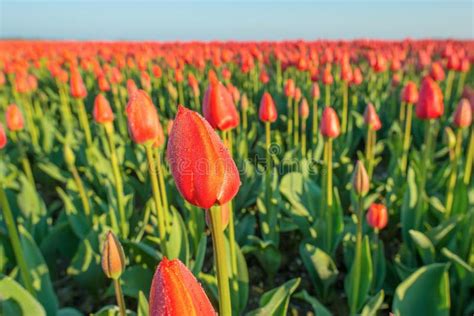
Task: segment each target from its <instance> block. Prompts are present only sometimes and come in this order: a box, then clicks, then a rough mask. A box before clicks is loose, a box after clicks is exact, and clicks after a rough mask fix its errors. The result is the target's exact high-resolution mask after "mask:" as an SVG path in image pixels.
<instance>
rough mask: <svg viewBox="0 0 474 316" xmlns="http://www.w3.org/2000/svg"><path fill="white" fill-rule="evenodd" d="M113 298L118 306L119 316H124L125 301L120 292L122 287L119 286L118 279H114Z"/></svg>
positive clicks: (125, 312)
mask: <svg viewBox="0 0 474 316" xmlns="http://www.w3.org/2000/svg"><path fill="white" fill-rule="evenodd" d="M114 289H115V298H116V300H117V304H118V306H119V311H120V316H126V315H127V310H126V308H125V300H124V297H123V292H122V285H120V278H117V279H114Z"/></svg>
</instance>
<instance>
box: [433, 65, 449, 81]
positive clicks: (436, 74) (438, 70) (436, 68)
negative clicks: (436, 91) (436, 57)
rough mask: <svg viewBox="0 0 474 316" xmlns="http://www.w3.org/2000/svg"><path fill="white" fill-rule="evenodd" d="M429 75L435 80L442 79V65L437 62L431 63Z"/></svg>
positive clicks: (443, 76) (443, 75)
mask: <svg viewBox="0 0 474 316" xmlns="http://www.w3.org/2000/svg"><path fill="white" fill-rule="evenodd" d="M430 76H431V78H433V79H434V80H435V81H443V80H444V78H445V74H444V69H443V66H441V64H440V63H438V62H435V63H433V64H432V65H431V71H430Z"/></svg>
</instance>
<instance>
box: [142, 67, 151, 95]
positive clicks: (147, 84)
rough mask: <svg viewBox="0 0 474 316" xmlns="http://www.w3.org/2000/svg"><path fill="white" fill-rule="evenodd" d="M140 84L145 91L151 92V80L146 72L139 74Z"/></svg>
mask: <svg viewBox="0 0 474 316" xmlns="http://www.w3.org/2000/svg"><path fill="white" fill-rule="evenodd" d="M140 84H141V85H142V88H143V89H144V90H146V91H150V90H151V79H150V75H149V74H148V72H146V71H142V72H141V74H140Z"/></svg>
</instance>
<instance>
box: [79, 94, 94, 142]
mask: <svg viewBox="0 0 474 316" xmlns="http://www.w3.org/2000/svg"><path fill="white" fill-rule="evenodd" d="M77 107H78V111H79V123H80V124H81V127H82V130H83V131H84V135H85V136H86V144H87V147H91V146H92V136H91V129H90V127H89V119H88V118H87V112H86V106H85V105H84V100H82V99H77Z"/></svg>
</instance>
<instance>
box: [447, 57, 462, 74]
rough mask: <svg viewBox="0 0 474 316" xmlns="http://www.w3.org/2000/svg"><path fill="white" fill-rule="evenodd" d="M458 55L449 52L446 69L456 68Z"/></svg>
mask: <svg viewBox="0 0 474 316" xmlns="http://www.w3.org/2000/svg"><path fill="white" fill-rule="evenodd" d="M459 63H460V61H459V57H458V55H456V54H451V55H450V56H449V57H448V65H447V66H448V69H449V70H458V68H459Z"/></svg>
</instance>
